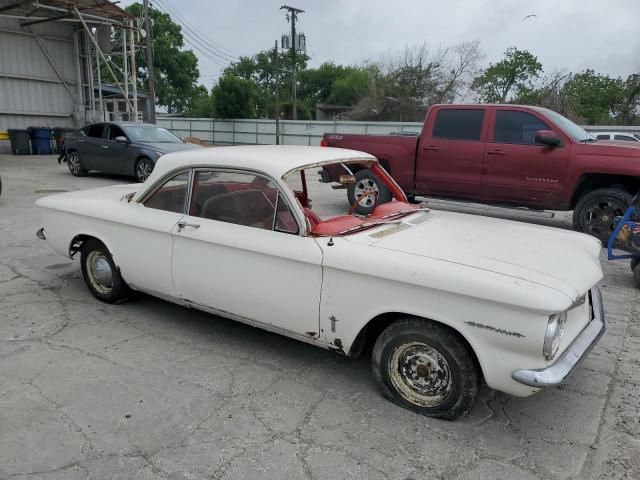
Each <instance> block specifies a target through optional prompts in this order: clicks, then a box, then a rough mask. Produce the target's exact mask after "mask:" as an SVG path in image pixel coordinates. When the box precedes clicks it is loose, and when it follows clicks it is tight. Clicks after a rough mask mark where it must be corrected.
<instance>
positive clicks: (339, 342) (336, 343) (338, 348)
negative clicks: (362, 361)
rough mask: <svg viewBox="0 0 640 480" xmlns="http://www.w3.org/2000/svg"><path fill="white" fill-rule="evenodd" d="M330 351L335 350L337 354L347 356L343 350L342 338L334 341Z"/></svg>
mask: <svg viewBox="0 0 640 480" xmlns="http://www.w3.org/2000/svg"><path fill="white" fill-rule="evenodd" d="M329 349H330V350H333V351H334V352H336V353H339V354H340V355H346V353H345V352H344V349H343V348H342V340H341V339H340V338H336V339H335V340H334V341H333V344H332V345H330V346H329Z"/></svg>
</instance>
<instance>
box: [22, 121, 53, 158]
mask: <svg viewBox="0 0 640 480" xmlns="http://www.w3.org/2000/svg"><path fill="white" fill-rule="evenodd" d="M27 130H29V137H30V138H31V151H32V152H33V154H34V155H51V129H50V128H49V127H29V128H28V129H27Z"/></svg>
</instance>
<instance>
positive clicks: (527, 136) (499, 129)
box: [493, 110, 550, 144]
mask: <svg viewBox="0 0 640 480" xmlns="http://www.w3.org/2000/svg"><path fill="white" fill-rule="evenodd" d="M538 130H550V128H549V127H548V126H547V125H546V124H545V123H544V122H542V121H541V120H538V118H537V117H535V116H533V115H531V114H530V113H526V112H518V111H516V110H498V111H496V126H495V130H494V132H493V141H494V142H498V143H520V144H535V143H536V141H535V137H536V132H537V131H538Z"/></svg>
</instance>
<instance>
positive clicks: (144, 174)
mask: <svg viewBox="0 0 640 480" xmlns="http://www.w3.org/2000/svg"><path fill="white" fill-rule="evenodd" d="M153 167H154V164H153V162H152V161H151V160H149V159H148V158H146V157H142V158H141V159H139V160H138V161H137V162H136V169H135V177H136V180H137V181H138V182H140V183H144V182H145V181H146V180H147V178H149V175H151V172H153Z"/></svg>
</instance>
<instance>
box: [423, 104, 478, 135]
mask: <svg viewBox="0 0 640 480" xmlns="http://www.w3.org/2000/svg"><path fill="white" fill-rule="evenodd" d="M483 120H484V110H480V109H468V110H467V109H462V108H456V109H450V110H446V109H445V110H439V111H438V115H437V116H436V123H435V125H434V126H433V134H432V135H433V136H434V137H438V138H447V139H452V140H480V134H481V133H482V122H483Z"/></svg>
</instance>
